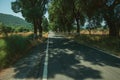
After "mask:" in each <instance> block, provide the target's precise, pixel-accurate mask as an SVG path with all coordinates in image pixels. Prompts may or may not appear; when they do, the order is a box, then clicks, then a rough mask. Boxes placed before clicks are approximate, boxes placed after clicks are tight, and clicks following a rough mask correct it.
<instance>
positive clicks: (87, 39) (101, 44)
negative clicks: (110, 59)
mask: <svg viewBox="0 0 120 80" xmlns="http://www.w3.org/2000/svg"><path fill="white" fill-rule="evenodd" d="M107 34H108V32H107ZM107 34H102V32H101V31H97V32H96V34H91V35H89V34H88V31H86V30H83V31H81V34H80V35H76V34H73V33H72V34H71V35H66V36H67V37H68V38H69V39H74V40H75V41H77V42H78V43H80V44H84V45H89V46H91V47H95V48H98V49H100V50H103V51H105V52H108V53H110V54H114V55H117V56H120V37H119V38H116V37H109V36H108V35H107Z"/></svg>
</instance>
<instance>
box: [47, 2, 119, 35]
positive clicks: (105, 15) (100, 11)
mask: <svg viewBox="0 0 120 80" xmlns="http://www.w3.org/2000/svg"><path fill="white" fill-rule="evenodd" d="M48 12H49V20H50V25H51V26H52V27H51V28H52V29H53V30H56V31H58V30H59V31H64V32H66V31H67V32H71V30H72V29H73V25H74V24H75V23H76V24H77V29H76V32H77V33H78V34H79V33H80V26H83V25H84V24H85V22H86V20H87V21H88V22H89V23H91V24H92V26H99V25H101V22H102V21H103V20H104V21H105V22H106V25H107V26H108V27H109V35H110V36H116V37H117V36H119V30H120V0H52V1H51V3H50V6H49V10H48Z"/></svg>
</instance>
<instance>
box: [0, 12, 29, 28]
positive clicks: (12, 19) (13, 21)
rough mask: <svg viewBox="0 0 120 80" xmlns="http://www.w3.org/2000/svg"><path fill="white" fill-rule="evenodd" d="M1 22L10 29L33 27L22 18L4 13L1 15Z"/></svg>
mask: <svg viewBox="0 0 120 80" xmlns="http://www.w3.org/2000/svg"><path fill="white" fill-rule="evenodd" d="M0 22H2V23H3V24H5V25H7V26H10V27H13V26H25V27H31V24H30V23H28V22H26V21H25V20H23V19H22V18H19V17H16V16H13V15H9V14H3V13H0Z"/></svg>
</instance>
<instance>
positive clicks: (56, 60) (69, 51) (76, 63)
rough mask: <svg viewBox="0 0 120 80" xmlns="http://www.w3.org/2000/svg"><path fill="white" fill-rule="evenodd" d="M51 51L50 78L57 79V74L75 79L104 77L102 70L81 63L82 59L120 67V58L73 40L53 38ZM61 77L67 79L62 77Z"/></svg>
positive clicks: (93, 63) (94, 63)
mask: <svg viewBox="0 0 120 80" xmlns="http://www.w3.org/2000/svg"><path fill="white" fill-rule="evenodd" d="M49 52H50V53H49V55H50V58H49V62H50V63H49V71H48V72H49V75H48V79H50V80H52V79H55V80H56V79H57V78H56V75H64V76H66V77H69V78H71V79H74V80H84V79H88V78H90V79H102V76H101V71H99V70H96V69H93V68H91V67H89V66H85V65H81V60H83V61H87V62H89V63H90V64H92V65H93V66H96V65H98V66H101V67H102V66H111V67H116V68H120V59H118V58H115V57H113V56H111V55H108V54H105V53H103V52H100V51H97V50H95V49H93V48H89V47H87V46H84V45H81V44H78V43H76V42H75V41H73V40H68V39H64V38H59V39H58V38H51V40H50V50H49ZM86 65H87V64H86ZM88 65H89V64H88ZM61 79H63V80H65V79H64V78H62V77H61ZM71 79H70V80H71Z"/></svg>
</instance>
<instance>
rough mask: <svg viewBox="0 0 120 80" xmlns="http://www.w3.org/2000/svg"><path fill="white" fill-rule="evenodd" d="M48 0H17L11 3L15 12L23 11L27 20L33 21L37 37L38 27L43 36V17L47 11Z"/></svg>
mask: <svg viewBox="0 0 120 80" xmlns="http://www.w3.org/2000/svg"><path fill="white" fill-rule="evenodd" d="M47 3H48V0H15V1H14V2H12V3H11V5H12V10H13V11H14V12H15V13H18V12H21V13H22V15H23V17H24V18H25V20H27V21H28V22H31V23H33V25H34V34H35V38H36V37H37V29H39V36H40V37H42V26H41V23H42V17H43V15H44V14H45V13H46V8H47V6H46V4H47Z"/></svg>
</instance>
